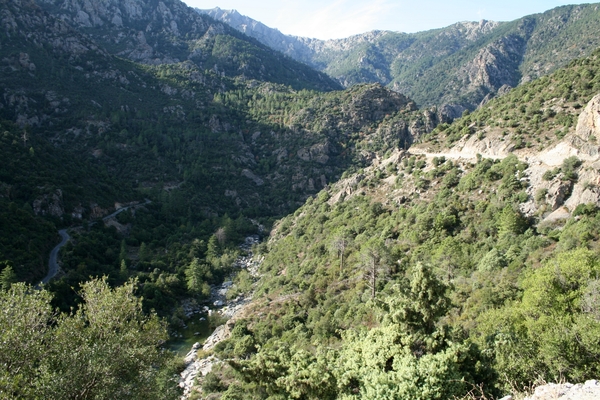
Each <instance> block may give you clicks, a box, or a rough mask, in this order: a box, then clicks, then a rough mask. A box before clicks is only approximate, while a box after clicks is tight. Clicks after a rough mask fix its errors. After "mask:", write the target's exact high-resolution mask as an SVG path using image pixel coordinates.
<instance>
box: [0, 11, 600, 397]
mask: <svg viewBox="0 0 600 400" xmlns="http://www.w3.org/2000/svg"><path fill="white" fill-rule="evenodd" d="M568 9H569V10H571V11H572V16H573V18H574V19H576V20H577V21H581V22H580V23H581V24H582V25H577V26H579V28H577V29H576V32H583V31H584V30H585V29H588V28H587V27H586V26H587V25H585V24H586V23H588V22H589V21H592V20H593V18H594V15H595V14H594V13H587V14H585V16H584V14H582V12H583V11H581V12H580V11H577V10H584V9H585V7H583V8H578V7H573V8H568ZM559 10H563V11H564V9H559ZM557 12H558V11H557ZM561 12H562V11H561ZM578 13H579V14H578ZM544 15H546V14H544ZM547 15H553V14H551V13H550V14H547ZM560 15H562V14H560ZM576 15H580V17H578V18H575V16H576ZM536 18H538V17H535V18H534V19H536ZM540 18H542V17H539V18H538V19H539V20H540V21H541V19H540ZM543 18H545V17H543ZM543 18H542V19H543ZM548 18H549V17H548ZM536 21H537V19H536ZM565 21H567V22H568V21H571V20H570V19H569V18H567V20H565ZM538 22H539V21H538ZM563 22H564V21H563ZM567 22H565V26H572V25H570V22H568V23H567ZM511 24H513V23H509V24H502V25H498V26H496V25H494V27H493V28H494V29H491V27H490V29H491V30H490V34H491V33H493V32H496V31H497V30H498V29H508V31H510V29H512V28H510V27H511V26H513V25H511ZM514 24H516V25H518V26H519V27H520V28H518V29H525V25H527V24H525V22H524V20H523V21H521V22H519V23H514ZM540 24H541V23H540ZM534 25H535V24H534ZM542 25H543V24H542ZM461 26H467V25H461ZM539 26H541V25H539ZM456 27H459V25H457V26H456ZM509 28H510V29H509ZM457 29H458V28H457ZM482 29H483V28H482ZM486 29H487V28H486ZM561 29H562V28H561ZM573 29H574V28H573ZM594 29H595V28H593V27H591V28H589V32H594ZM508 31H506V32H508ZM503 32H504V31H503ZM511 32H512V31H511ZM532 32H537V31H535V29H534V30H533V31H532ZM553 32H554V31H553ZM557 32H563V31H562V30H560V29H559V30H558V31H557ZM564 32H566V31H564ZM438 33H439V32H438ZM555 33H556V32H555ZM436 34H437V33H436ZM486 34H487V33H486ZM561 34H562V33H561ZM552 35H554V36H557V37H558V36H560V35H558V34H556V35H555V34H554V33H553V34H552ZM484 36H485V35H484ZM484 36H481V37H480V39H481V40H480V39H477V40H480V41H483V42H485V40H488V39H489V37H487V36H485V37H486V38H488V39H485V40H484ZM534 36H535V34H534V33H531V37H534ZM382 37H383V36H382ZM499 37H500V36H498V38H499ZM540 37H541V36H540ZM567 37H568V40H571V38H575V37H579V36H577V34H575V33H573V35H571V34H569V35H567ZM432 40H433V39H432ZM457 40H458V39H457ZM461 40H462V39H461ZM469 40H470V39H469ZM477 40H475V41H476V42H477ZM502 40H503V39H502ZM565 40H566V39H565ZM594 40H595V39H593V38H592V36H590V39H589V42H586V43H587V44H585V45H581V46H582V47H581V48H577V49H573V48H570V49H571V50H572V51H573V52H574V53H572V54H571V53H569V54H571V55H574V54H575V53H577V52H579V51H582V52H587V48H588V46H590V47H591V46H593V43H595V42H594ZM483 42H481V43H483ZM422 43H425V42H422ZM428 43H429V42H428ZM431 43H433V42H431ZM478 43H479V42H478ZM486 43H487V42H486ZM531 43H533V42H531ZM544 43H546V42H544ZM544 43H542V42H539V46H538V47H539V49H540V52H542V53H544V54H545V56H544V58H543V59H539V60H538V61H539V62H538V61H535V62H534V60H533V59H531V63H530V64H528V65H530V67H528V68H532V69H535V68H538V67H534V66H533V65H534V64H535V65H538V66H542V65H547V63H546V61H544V60H550V59H552V60H554V61H556V63H557V65H556V66H557V67H558V64H559V63H560V64H563V61H562V59H561V58H560V57H563V55H561V56H558V55H554V56H550V55H548V54H547V53H548V52H549V51H550V50H549V49H548V48H546V47H544V46H545V44H544ZM565 43H566V42H565ZM532 46H533V45H532ZM458 47H460V46H458ZM478 48H479V47H477V49H478ZM469 49H471V50H469V51H472V52H473V53H469V54H474V53H475V52H476V50H475V49H476V47H469ZM544 49H546V50H544ZM413 50H414V49H413ZM415 51H416V50H415ZM457 51H458V50H457ZM460 51H462V50H460ZM460 51H459V52H460ZM465 51H466V50H465ZM477 51H479V50H477ZM434 53H435V52H434ZM423 54H424V53H423ZM432 54H433V53H432ZM457 54H458V53H457ZM461 54H463V53H461ZM464 54H466V53H464ZM561 54H562V53H561ZM565 54H566V53H565ZM432 57H433V55H432ZM457 57H459V56H457ZM461 57H462V56H461ZM465 57H466V56H465ZM564 57H565V60H566V59H567V58H569V57H571V56H570V55H564ZM459 58H460V57H459ZM509 58H510V57H509ZM457 59H458V58H457ZM465 59H466V58H465ZM440 60H441V59H440ZM461 60H462V58H461ZM599 60H600V54H599V53H598V51H596V52H593V53H592V54H591V55H590V56H588V57H585V58H581V59H578V60H575V61H572V62H571V63H569V64H568V65H567V66H566V67H564V68H562V69H559V70H557V71H556V72H554V73H552V74H550V75H548V76H546V77H543V78H541V79H536V80H532V81H531V82H529V83H525V84H523V85H521V86H519V87H517V88H516V89H513V90H511V91H508V92H507V93H506V94H504V95H503V96H500V97H498V98H496V99H493V100H491V101H489V102H487V103H485V104H484V105H482V107H480V108H479V109H477V110H474V111H473V112H468V111H466V112H464V113H462V117H461V118H459V119H457V120H456V121H455V122H454V123H448V119H447V118H446V117H447V116H448V115H447V114H444V112H441V111H440V110H439V109H436V108H431V109H424V108H421V109H420V108H419V107H418V105H417V102H415V101H414V100H413V99H411V98H410V97H408V96H406V95H404V94H401V93H399V92H397V91H393V90H390V89H389V88H386V87H384V86H382V85H381V83H378V82H370V83H362V84H357V85H353V86H351V87H350V88H348V89H345V90H341V88H340V87H339V86H338V85H337V84H336V83H335V82H334V81H333V80H332V79H331V78H329V77H327V76H326V75H324V74H323V73H320V72H316V71H314V70H312V69H311V68H310V67H308V66H306V65H304V64H300V63H298V62H296V61H293V60H291V59H290V58H288V57H287V56H284V55H282V54H280V53H277V52H275V51H273V50H271V49H269V48H268V47H266V46H264V45H262V44H260V43H258V42H257V41H256V40H254V39H250V38H248V37H246V36H245V35H243V34H241V33H239V32H236V31H234V30H233V29H231V28H229V27H227V26H226V25H224V24H222V23H219V22H216V21H214V20H213V19H211V18H210V17H207V16H200V15H198V14H197V13H196V12H194V11H193V10H192V9H190V8H188V7H186V6H185V5H184V4H183V3H181V2H179V1H177V0H169V1H161V2H159V1H155V0H131V1H127V2H118V1H113V0H92V1H83V0H81V1H80V0H74V1H69V2H62V1H51V0H39V1H37V2H36V1H34V0H0V70H1V72H2V73H1V74H0V82H1V85H2V91H3V93H2V96H0V157H2V160H3V162H2V166H1V167H0V303H2V307H1V308H2V310H4V311H5V312H4V313H3V314H2V318H4V319H3V320H2V326H5V327H7V329H5V330H3V331H2V332H1V333H0V357H2V360H3V361H2V362H0V397H3V398H4V397H6V398H32V399H33V398H40V397H44V396H46V397H48V398H57V399H59V398H71V397H72V398H107V399H108V398H123V397H131V398H140V399H142V398H144V399H146V398H162V399H165V398H178V397H179V396H180V395H181V390H180V387H179V382H178V380H179V375H178V373H180V372H181V371H182V370H183V369H184V368H185V365H184V364H185V363H184V362H183V360H182V359H181V358H179V357H178V356H176V355H175V354H174V353H173V352H171V351H169V350H168V349H172V348H174V346H175V345H178V346H183V345H191V343H189V344H187V342H186V340H188V341H189V340H192V341H194V340H200V341H202V340H203V339H204V336H202V335H203V334H202V333H201V332H200V328H196V327H198V326H202V327H203V328H202V329H206V330H214V329H215V328H216V327H217V326H218V325H221V324H223V323H224V322H225V319H226V317H225V315H226V314H225V313H224V312H223V311H224V310H225V307H222V306H223V300H221V299H225V300H232V301H234V302H236V304H238V305H239V306H240V307H239V308H238V309H237V310H238V311H240V310H241V313H239V314H238V315H236V318H234V319H232V320H231V321H230V323H229V324H228V325H227V327H224V328H223V329H221V332H225V334H224V335H225V336H227V335H229V339H227V340H224V341H217V342H218V343H217V342H215V343H213V344H214V345H216V347H214V348H211V349H208V350H206V351H205V350H200V351H198V352H197V354H194V352H195V350H197V349H198V347H194V352H193V353H192V355H194V356H197V357H198V358H199V359H200V360H210V363H211V365H212V366H213V370H212V372H210V373H208V371H209V369H207V370H206V371H205V372H206V373H208V374H207V375H206V376H199V378H198V379H197V385H196V389H198V390H196V391H194V392H193V393H192V394H191V396H192V397H194V396H195V397H206V398H222V399H248V398H255V399H263V398H264V399H266V398H270V399H279V398H281V399H284V398H285V399H287V398H299V399H300V398H303V399H317V398H318V399H327V398H340V399H351V398H357V399H358V398H361V399H376V398H382V396H383V397H386V396H387V398H402V399H404V398H415V399H447V398H453V397H456V398H463V397H465V396H467V398H472V397H476V398H490V397H492V396H498V395H500V394H504V393H508V392H514V391H521V390H522V389H523V388H524V387H528V386H530V385H533V384H534V383H535V382H538V381H539V380H547V381H549V380H559V379H569V380H576V381H581V380H584V379H588V378H597V377H598V371H597V363H596V362H595V360H596V359H597V357H598V354H599V351H600V350H599V349H598V348H597V347H598V343H597V340H596V339H595V338H596V337H597V336H598V332H599V326H598V320H599V317H598V310H597V306H596V300H597V294H598V293H597V292H598V284H597V280H598V265H600V264H599V261H598V258H597V241H598V237H599V235H600V232H599V231H598V229H597V226H598V221H597V220H598V218H599V216H598V204H600V189H598V182H600V176H599V175H598V169H599V167H598V154H599V153H598V145H597V139H598V135H600V131H598V126H600V122H598V121H597V115H598V113H599V112H600V97H597V96H596V95H598V93H600V83H599V82H600V81H599V79H598V76H599V73H600V66H599V65H600V61H599ZM438 61H439V60H438ZM565 62H566V61H565ZM536 63H537V64H536ZM442 64H443V62H442V61H440V62H439V63H437V61H436V62H432V64H431V65H432V66H435V65H438V66H440V65H442ZM515 65H516V64H515ZM515 65H513V64H510V66H509V67H510V68H513V67H514V66H515ZM519 65H524V64H519ZM432 68H433V67H432ZM436 68H437V67H436ZM519 68H520V67H519ZM540 68H542V67H540ZM544 68H545V67H544ZM552 68H554V67H552ZM428 71H434V69H430V70H428ZM545 72H547V71H545ZM545 72H544V74H545ZM431 73H433V72H431ZM531 77H532V78H533V77H534V75H531ZM511 79H512V78H511ZM519 79H520V78H519ZM425 80H427V79H425ZM429 81H430V82H431V80H429ZM518 81H519V80H516V81H515V84H516V83H518ZM419 82H420V81H419ZM419 84H421V83H419ZM440 96H441V95H440ZM595 96H596V97H595ZM471 100H472V98H471ZM471 100H469V101H471ZM430 104H436V102H435V101H433V100H432V102H431V103H430ZM119 211H120V212H119ZM59 229H65V230H66V232H68V234H69V240H68V242H67V244H66V245H65V246H64V247H62V248H61V249H60V253H59V266H60V270H59V274H58V275H57V276H56V277H55V278H54V279H52V280H51V281H50V282H49V283H48V284H47V285H40V284H39V282H40V280H41V279H42V278H43V277H44V276H45V275H46V273H47V272H48V258H49V254H50V251H51V249H52V248H53V247H54V246H55V245H57V244H58V242H59V235H58V230H59ZM64 232H65V231H61V233H64ZM248 237H250V239H251V240H250V241H249V242H246V245H245V246H242V247H240V243H242V242H244V239H246V238H248ZM261 240H262V243H259V244H255V245H254V247H253V248H252V249H250V245H249V244H248V243H254V242H255V241H261ZM250 250H251V252H252V253H253V257H254V258H253V259H252V260H251V261H248V259H249V258H250V255H249V253H248V252H249V251H250ZM240 260H243V262H241V261H240ZM250 264H251V265H255V266H256V268H257V269H256V270H250V268H249V267H247V266H248V265H250ZM259 264H260V268H258V265H259ZM224 281H225V282H224ZM223 288H225V289H228V290H229V292H227V290H225V289H223ZM221 291H225V292H227V294H226V295H225V294H223V293H221ZM219 296H220V297H219ZM251 298H252V301H250V299H251ZM227 315H228V314H227ZM197 329H198V330H197ZM184 334H185V336H184ZM188 348H189V347H188ZM188 363H189V362H188ZM468 396H471V397H468ZM484 396H487V397H484Z"/></svg>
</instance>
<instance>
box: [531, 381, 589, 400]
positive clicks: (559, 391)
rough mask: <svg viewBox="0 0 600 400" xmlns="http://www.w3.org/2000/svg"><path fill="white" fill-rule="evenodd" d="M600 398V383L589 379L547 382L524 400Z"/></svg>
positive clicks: (583, 399)
mask: <svg viewBox="0 0 600 400" xmlns="http://www.w3.org/2000/svg"><path fill="white" fill-rule="evenodd" d="M596 399H600V383H599V382H598V381H596V380H589V381H587V382H585V383H584V384H577V385H573V384H571V383H562V384H556V383H549V384H547V385H543V386H538V387H537V388H536V389H535V393H534V394H533V395H531V396H529V397H526V398H525V400H596Z"/></svg>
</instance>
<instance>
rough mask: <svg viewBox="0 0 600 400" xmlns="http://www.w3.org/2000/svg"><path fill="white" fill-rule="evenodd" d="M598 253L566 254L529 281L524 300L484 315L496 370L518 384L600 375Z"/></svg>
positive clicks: (483, 327)
mask: <svg viewBox="0 0 600 400" xmlns="http://www.w3.org/2000/svg"><path fill="white" fill-rule="evenodd" d="M599 273H600V269H599V263H598V260H597V255H596V254H595V253H593V252H591V251H589V250H584V249H577V250H573V251H570V252H565V253H560V254H558V255H557V256H556V257H554V258H552V259H551V260H548V261H547V262H546V263H545V264H544V265H543V266H542V267H541V268H539V269H537V270H535V271H532V272H531V273H529V274H528V275H527V277H526V278H525V279H524V280H523V290H524V292H523V298H522V300H521V301H519V302H517V303H515V304H513V305H507V306H506V307H504V308H501V309H498V310H494V311H490V312H488V313H485V314H483V315H482V316H481V318H480V320H481V328H480V331H481V335H482V336H481V338H482V339H484V340H485V343H486V346H487V347H488V348H490V350H493V351H494V354H495V368H496V369H497V370H498V372H499V373H500V374H501V375H504V376H506V382H507V383H508V384H512V385H515V386H521V385H527V384H529V383H531V382H532V381H533V380H535V379H537V378H541V379H545V380H557V379H561V378H562V379H567V380H575V381H583V380H586V379H590V377H591V376H594V375H595V374H597V373H598V371H597V367H596V366H597V363H595V362H594V361H593V360H594V359H595V358H596V357H598V354H599V352H600V348H598V346H597V341H595V340H593V339H592V338H593V337H597V335H598V333H599V332H600V323H599V320H598V318H597V307H595V306H593V305H592V302H593V301H594V300H592V299H595V298H596V296H597V286H598V285H597V280H598V274H599Z"/></svg>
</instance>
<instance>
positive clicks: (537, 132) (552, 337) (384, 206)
mask: <svg viewBox="0 0 600 400" xmlns="http://www.w3.org/2000/svg"><path fill="white" fill-rule="evenodd" d="M598 59H599V55H598V53H597V52H596V53H594V54H593V55H592V56H591V57H589V58H586V59H582V60H578V61H575V62H573V63H571V64H570V65H569V67H568V68H566V69H562V70H559V71H557V72H556V73H554V74H552V75H550V76H549V77H547V78H543V79H541V80H538V81H534V82H531V83H529V84H525V85H523V86H522V87H520V88H518V89H516V90H514V91H512V92H510V93H509V94H507V95H505V96H503V97H501V98H499V99H496V100H494V101H491V102H490V103H488V104H487V105H486V107H484V108H483V109H481V110H479V111H477V112H474V113H472V114H469V115H466V116H464V117H463V118H462V119H459V120H458V121H456V122H455V123H454V124H452V125H450V126H442V127H438V128H437V129H436V130H434V131H433V132H432V133H431V134H430V135H428V136H427V137H426V138H424V139H423V142H422V143H419V144H416V145H413V147H411V148H410V149H409V150H408V151H404V150H395V151H393V152H391V153H388V155H387V157H382V158H381V159H380V160H379V162H376V163H374V164H373V165H372V166H370V167H369V168H365V169H363V170H361V171H359V172H357V173H355V174H348V175H347V176H345V177H344V179H342V180H340V181H339V182H338V183H337V184H335V185H333V186H332V187H331V188H329V189H328V190H324V191H322V192H321V193H319V195H318V196H316V197H315V198H312V199H309V200H308V201H307V203H306V204H305V205H304V206H303V207H301V208H300V209H299V210H297V211H296V212H295V213H294V214H293V215H289V216H287V217H286V218H284V219H282V220H281V221H280V222H278V224H277V225H276V226H275V227H274V230H273V232H272V233H271V238H270V240H269V241H268V243H267V244H265V245H263V246H262V247H261V248H260V250H261V251H262V252H263V255H264V257H265V259H264V262H263V263H262V267H261V273H262V278H261V280H260V281H259V282H258V284H257V287H256V293H255V295H254V302H253V306H252V308H251V312H248V313H246V319H245V320H240V321H236V323H235V328H234V329H233V330H232V331H231V336H230V338H229V339H228V340H226V341H224V342H221V343H220V344H218V345H217V346H216V348H215V350H214V353H215V354H216V355H217V357H219V358H221V359H224V360H228V361H227V362H226V363H224V364H222V365H221V366H220V367H217V368H215V369H213V372H211V374H209V375H208V376H206V378H204V380H203V382H204V383H203V386H202V388H203V391H204V393H205V394H206V393H222V398H227V399H233V398H236V399H237V398H240V399H241V398H267V397H268V396H272V397H273V398H278V397H280V398H319V399H323V398H348V399H350V398H363V399H364V398H369V399H371V398H372V399H375V398H380V397H379V396H381V395H382V394H385V396H389V398H415V399H447V398H453V397H456V398H462V397H463V396H467V395H468V394H469V396H471V397H468V396H467V397H465V398H473V397H475V398H490V396H499V397H502V395H503V394H507V393H515V392H521V391H522V390H523V388H527V387H530V386H531V385H533V384H535V382H536V381H540V380H541V381H557V380H561V379H562V380H567V381H571V382H573V381H576V382H580V381H581V382H582V381H584V380H586V379H593V378H594V377H596V376H597V375H598V373H599V371H598V370H597V363H596V362H595V361H594V360H595V358H596V357H597V356H598V354H599V353H598V352H599V351H600V349H599V348H598V346H597V343H596V341H595V340H594V339H593V338H594V337H596V336H597V335H598V330H599V328H600V325H599V323H598V315H597V312H596V306H594V305H593V304H594V303H595V302H596V300H597V280H598V272H599V270H598V266H599V265H600V264H599V261H598V253H597V248H598V237H599V233H600V232H599V231H598V229H597V228H596V226H597V224H598V217H599V216H598V199H599V195H598V193H599V191H598V189H597V187H596V183H595V182H596V181H597V179H598V169H597V160H598V152H597V145H595V143H596V142H595V135H598V134H600V131H598V128H597V126H598V125H597V124H594V123H591V122H589V123H588V121H589V120H588V119H587V116H588V115H594V117H592V118H595V119H597V116H596V115H597V114H595V113H597V112H598V108H597V107H598V106H597V104H598V101H597V98H596V99H594V100H593V101H591V102H590V104H589V105H588V106H587V107H585V105H587V104H588V101H590V100H591V99H592V97H594V95H595V94H597V93H598V92H599V91H600V86H599V84H598V79H597V76H598V74H599V73H600V68H599V67H598ZM563 85H570V86H569V90H566V91H563V89H562V88H563ZM577 104H578V105H577ZM520 107H522V109H520ZM536 107H537V108H536ZM558 108H560V110H559V109H558ZM528 110H529V111H530V113H528V112H527V111H528ZM538 110H539V111H538ZM549 110H551V111H552V113H551V115H550V114H548V112H549ZM536 111H537V112H536ZM531 112H534V114H535V115H539V116H540V118H538V120H537V121H536V120H535V115H534V114H531ZM538 113H539V114H538ZM590 113H591V114H590ZM547 114H548V115H547ZM580 114H581V116H580ZM532 116H533V117H534V118H533V122H532ZM578 118H579V119H578ZM567 120H568V121H571V122H570V123H569V124H567V125H563V124H562V122H560V121H567ZM578 120H579V123H577V122H576V121H578ZM503 124H507V125H503ZM533 124H538V125H533ZM518 129H520V130H521V131H518ZM582 132H587V136H583V133H582ZM555 133H556V135H555ZM590 135H591V136H590ZM457 141H458V142H457ZM529 142H531V144H527V143H529ZM457 143H458V144H457ZM465 143H466V144H465ZM477 143H479V144H480V145H477ZM520 144H521V145H520ZM557 148H558V149H563V150H565V151H564V152H558V151H556V149H557ZM594 149H595V150H594ZM476 150H479V151H480V152H481V154H477V153H476ZM513 151H514V153H513ZM576 154H579V156H577V155H576ZM559 187H560V188H561V189H559V190H556V189H557V188H559ZM583 193H586V195H583ZM232 359H233V360H232ZM242 393H243V395H242ZM483 396H487V397H483ZM218 397H219V396H216V395H215V398H218Z"/></svg>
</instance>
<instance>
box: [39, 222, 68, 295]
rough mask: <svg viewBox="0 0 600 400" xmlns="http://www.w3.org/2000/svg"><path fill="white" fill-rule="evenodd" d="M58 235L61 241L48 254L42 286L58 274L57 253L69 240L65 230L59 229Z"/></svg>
mask: <svg viewBox="0 0 600 400" xmlns="http://www.w3.org/2000/svg"><path fill="white" fill-rule="evenodd" d="M58 234H59V235H60V237H61V238H62V240H61V241H60V243H59V244H58V245H57V246H56V247H55V248H53V249H52V251H51V252H50V259H49V260H48V275H46V277H45V278H44V279H42V283H43V284H46V283H48V282H50V279H52V278H54V277H55V276H56V274H57V273H58V252H59V251H60V249H61V247H63V246H64V245H65V244H67V241H68V240H69V239H70V238H71V237H70V236H69V234H68V233H67V230H66V229H61V230H60V231H58Z"/></svg>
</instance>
